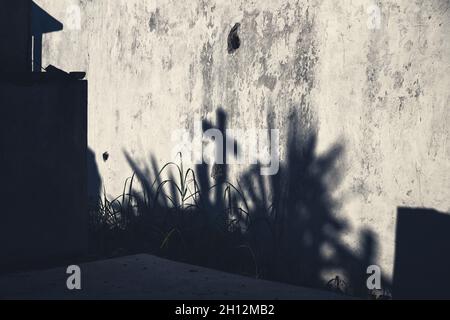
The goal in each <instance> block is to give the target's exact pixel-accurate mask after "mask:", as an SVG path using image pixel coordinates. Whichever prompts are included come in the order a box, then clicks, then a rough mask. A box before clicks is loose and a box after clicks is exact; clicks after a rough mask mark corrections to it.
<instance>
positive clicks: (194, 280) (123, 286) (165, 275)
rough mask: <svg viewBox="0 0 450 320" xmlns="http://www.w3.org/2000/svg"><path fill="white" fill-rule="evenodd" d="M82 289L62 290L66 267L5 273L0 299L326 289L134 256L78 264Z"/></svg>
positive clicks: (225, 295) (280, 295) (300, 294)
mask: <svg viewBox="0 0 450 320" xmlns="http://www.w3.org/2000/svg"><path fill="white" fill-rule="evenodd" d="M80 268H81V275H82V290H80V291H69V290H68V289H67V288H66V280H67V278H68V275H67V274H66V269H65V268H57V269H52V270H46V271H38V272H28V273H18V274H10V275H4V276H1V277H0V298H1V299H58V300H59V299H62V300H67V299H83V300H85V299H89V300H91V299H139V300H144V299H145V300H312V299H320V300H324V299H327V300H328V299H332V300H340V299H348V297H345V296H340V295H336V294H333V293H330V292H323V291H319V290H312V289H305V288H300V287H295V286H290V285H285V284H280V283H274V282H269V281H262V280H256V279H252V278H246V277H242V276H238V275H232V274H227V273H224V272H219V271H215V270H210V269H206V268H201V267H196V266H191V265H188V264H183V263H177V262H173V261H168V260H164V259H161V258H157V257H154V256H150V255H137V256H130V257H124V258H119V259H113V260H104V261H98V262H93V263H87V264H83V265H80Z"/></svg>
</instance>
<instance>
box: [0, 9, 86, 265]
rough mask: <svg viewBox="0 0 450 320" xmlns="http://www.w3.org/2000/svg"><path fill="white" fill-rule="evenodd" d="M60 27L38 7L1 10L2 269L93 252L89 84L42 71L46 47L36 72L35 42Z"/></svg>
mask: <svg viewBox="0 0 450 320" xmlns="http://www.w3.org/2000/svg"><path fill="white" fill-rule="evenodd" d="M61 29H62V24H61V23H60V22H58V21H57V20H56V19H54V18H52V17H51V16H50V15H49V14H47V13H46V12H45V11H44V10H42V9H41V8H39V7H38V6H37V5H35V4H34V3H32V2H31V1H25V0H19V1H18V0H15V1H4V2H2V4H1V9H0V30H1V35H2V38H1V48H0V49H1V50H0V58H1V63H0V66H1V67H0V68H1V69H0V120H1V125H0V148H1V153H0V177H1V181H2V183H1V187H0V205H1V209H0V219H1V221H2V222H1V223H0V269H8V270H9V269H14V270H15V269H17V268H22V267H24V268H27V267H31V266H34V265H36V264H40V263H41V262H42V263H49V262H50V261H60V260H61V259H63V258H65V257H72V256H74V255H77V254H81V253H83V252H85V250H86V248H87V238H88V237H87V233H88V226H87V224H88V221H87V220H88V219H87V182H86V180H87V163H86V159H87V82H86V81H84V80H79V79H80V78H83V76H84V75H83V74H81V73H75V74H73V73H72V74H69V73H66V72H64V71H62V70H59V69H58V68H56V67H53V66H49V67H47V68H46V70H47V72H40V70H41V68H40V63H41V62H40V50H41V47H40V46H39V43H37V42H39V41H37V42H36V41H35V43H34V49H35V50H34V55H35V58H38V60H39V61H38V62H37V64H38V65H39V68H34V70H35V71H38V72H34V73H32V72H31V71H32V69H33V68H32V67H31V65H32V63H31V60H32V53H31V43H32V41H31V37H32V36H33V37H34V38H35V39H38V40H39V39H42V34H44V33H47V32H52V31H57V30H61ZM36 45H37V46H36ZM34 64H35V65H36V61H35V63H34Z"/></svg>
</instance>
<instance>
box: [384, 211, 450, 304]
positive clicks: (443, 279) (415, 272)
mask: <svg viewBox="0 0 450 320" xmlns="http://www.w3.org/2000/svg"><path fill="white" fill-rule="evenodd" d="M449 233H450V215H448V214H443V213H439V212H437V211H435V210H430V209H411V208H400V209H399V210H398V217H397V236H396V237H397V239H396V249H395V265H394V283H393V295H394V298H395V299H450V237H449Z"/></svg>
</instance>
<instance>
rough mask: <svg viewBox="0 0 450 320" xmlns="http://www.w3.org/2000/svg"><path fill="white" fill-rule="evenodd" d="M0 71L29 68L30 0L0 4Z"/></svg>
mask: <svg viewBox="0 0 450 320" xmlns="http://www.w3.org/2000/svg"><path fill="white" fill-rule="evenodd" d="M0 6H1V8H0V73H5V72H27V71H30V70H31V1H29V0H14V1H2V2H1V4H0Z"/></svg>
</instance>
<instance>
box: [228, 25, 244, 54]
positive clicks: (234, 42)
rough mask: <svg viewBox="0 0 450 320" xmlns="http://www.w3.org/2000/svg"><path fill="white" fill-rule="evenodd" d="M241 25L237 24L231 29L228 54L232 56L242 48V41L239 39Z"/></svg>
mask: <svg viewBox="0 0 450 320" xmlns="http://www.w3.org/2000/svg"><path fill="white" fill-rule="evenodd" d="M240 26H241V24H240V23H236V24H235V25H234V27H233V28H232V29H231V31H230V34H229V35H228V53H229V54H232V53H234V52H235V51H236V50H238V49H239V48H240V46H241V39H240V38H239V34H238V33H239V27H240Z"/></svg>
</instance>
